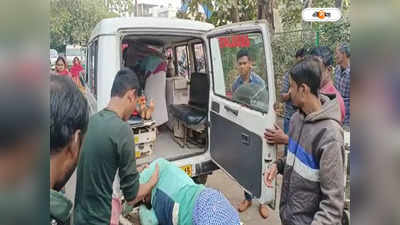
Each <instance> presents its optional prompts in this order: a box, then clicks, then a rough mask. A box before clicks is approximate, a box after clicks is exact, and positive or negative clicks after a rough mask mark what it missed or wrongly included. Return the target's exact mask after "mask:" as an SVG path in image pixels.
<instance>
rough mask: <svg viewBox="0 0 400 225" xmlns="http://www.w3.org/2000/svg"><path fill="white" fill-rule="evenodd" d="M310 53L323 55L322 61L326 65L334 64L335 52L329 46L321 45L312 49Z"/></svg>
mask: <svg viewBox="0 0 400 225" xmlns="http://www.w3.org/2000/svg"><path fill="white" fill-rule="evenodd" d="M310 55H312V56H318V57H321V59H322V63H323V64H324V65H325V66H326V67H328V66H331V65H333V56H332V55H333V53H332V51H331V49H330V48H329V47H327V46H320V47H315V48H313V49H311V51H310Z"/></svg>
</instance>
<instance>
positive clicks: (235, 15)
mask: <svg viewBox="0 0 400 225" xmlns="http://www.w3.org/2000/svg"><path fill="white" fill-rule="evenodd" d="M237 1H238V0H233V8H232V22H233V23H237V22H239V21H240V19H239V10H238V5H237Z"/></svg>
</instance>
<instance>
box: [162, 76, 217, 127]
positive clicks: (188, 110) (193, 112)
mask: <svg viewBox="0 0 400 225" xmlns="http://www.w3.org/2000/svg"><path fill="white" fill-rule="evenodd" d="M209 90H210V82H209V78H208V74H206V73H199V72H194V73H192V75H191V76H190V95H189V104H182V105H170V106H169V111H170V112H171V113H172V115H173V116H174V117H175V118H176V119H178V120H181V121H183V122H184V123H185V124H186V125H187V126H190V125H200V124H202V123H204V122H205V121H207V114H208V100H209Z"/></svg>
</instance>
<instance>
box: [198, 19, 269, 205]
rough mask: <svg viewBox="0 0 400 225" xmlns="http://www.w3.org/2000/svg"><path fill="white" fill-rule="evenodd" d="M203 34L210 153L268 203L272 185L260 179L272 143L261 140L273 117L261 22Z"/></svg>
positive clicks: (265, 39) (266, 42) (266, 36)
mask: <svg viewBox="0 0 400 225" xmlns="http://www.w3.org/2000/svg"><path fill="white" fill-rule="evenodd" d="M205 39H206V40H207V41H206V46H207V49H208V55H209V57H208V58H209V69H210V70H209V71H210V72H211V73H210V87H211V88H210V112H209V122H210V128H209V129H210V130H209V131H210V133H209V135H210V143H209V144H210V155H211V158H212V160H213V161H214V163H216V164H217V165H218V166H219V167H220V168H221V169H222V170H223V171H224V172H225V173H227V174H228V175H230V176H231V177H233V178H234V179H235V180H236V181H237V182H238V183H239V184H240V185H241V186H242V187H243V188H244V189H245V190H246V191H248V192H249V193H251V194H252V195H253V196H254V197H255V198H257V199H259V201H260V202H261V203H270V204H271V206H272V207H274V200H275V194H276V193H275V187H274V188H267V187H266V185H265V184H264V181H263V174H264V172H265V170H266V168H268V166H269V164H271V163H272V162H274V161H275V159H276V151H275V150H276V146H274V145H269V144H267V143H266V141H265V140H264V132H265V129H266V128H273V124H274V123H275V121H276V114H275V112H274V109H273V105H274V103H275V100H276V97H275V85H274V71H273V62H272V53H271V45H270V34H269V32H268V30H267V24H266V22H265V21H252V22H244V23H236V24H231V25H227V26H222V27H218V28H216V29H213V30H211V31H209V32H208V33H206V34H205ZM246 55H248V56H247V60H246ZM238 57H239V58H238ZM238 61H240V65H241V66H240V67H239V63H238ZM249 67H250V68H251V69H250V78H249V82H246V80H247V79H246V78H242V76H240V75H239V74H240V73H241V74H246V71H248V70H249ZM240 68H242V69H240ZM275 182H276V181H275Z"/></svg>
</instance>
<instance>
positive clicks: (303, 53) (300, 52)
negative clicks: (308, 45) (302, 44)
mask: <svg viewBox="0 0 400 225" xmlns="http://www.w3.org/2000/svg"><path fill="white" fill-rule="evenodd" d="M306 54H307V50H306V49H305V48H301V49H298V50H297V51H296V54H295V57H296V58H297V57H304V56H306Z"/></svg>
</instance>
